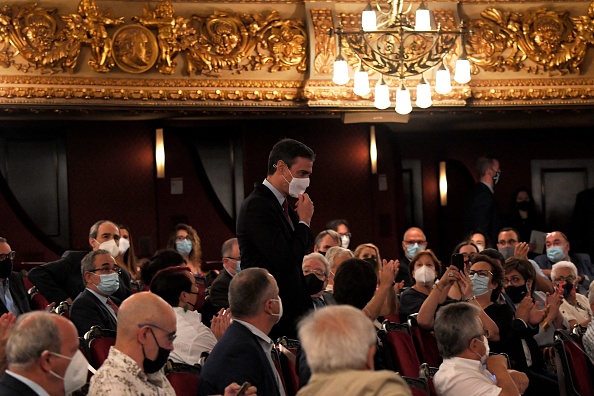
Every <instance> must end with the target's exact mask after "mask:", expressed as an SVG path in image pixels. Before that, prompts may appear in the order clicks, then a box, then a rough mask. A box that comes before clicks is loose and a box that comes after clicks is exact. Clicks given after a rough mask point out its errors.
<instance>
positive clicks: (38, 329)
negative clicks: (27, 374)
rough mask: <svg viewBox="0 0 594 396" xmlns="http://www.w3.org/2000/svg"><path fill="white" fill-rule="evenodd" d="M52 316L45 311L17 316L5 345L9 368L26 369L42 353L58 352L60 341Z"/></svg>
mask: <svg viewBox="0 0 594 396" xmlns="http://www.w3.org/2000/svg"><path fill="white" fill-rule="evenodd" d="M52 315H54V314H51V313H49V312H45V311H33V312H28V313H25V314H22V315H19V317H18V318H17V321H16V323H15V325H14V327H13V329H12V331H11V332H10V336H9V337H8V342H7V344H6V359H7V361H8V364H9V366H11V367H15V366H17V367H22V368H27V367H29V366H31V365H32V364H33V363H35V361H36V360H37V359H38V358H39V357H40V356H41V354H42V353H43V351H50V352H58V353H59V352H60V347H61V345H62V339H61V337H60V332H59V330H58V326H57V325H56V322H54V321H53V320H52Z"/></svg>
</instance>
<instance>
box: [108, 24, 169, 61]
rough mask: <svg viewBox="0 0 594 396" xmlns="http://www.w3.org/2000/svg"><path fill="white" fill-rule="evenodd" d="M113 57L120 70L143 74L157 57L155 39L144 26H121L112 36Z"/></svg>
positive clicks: (157, 51)
mask: <svg viewBox="0 0 594 396" xmlns="http://www.w3.org/2000/svg"><path fill="white" fill-rule="evenodd" d="M113 57H114V60H115V62H116V64H117V65H118V67H119V68H120V69H122V70H124V71H126V72H128V73H144V72H145V71H147V70H149V69H150V68H152V67H153V66H154V65H155V63H156V62H157V58H158V57H159V44H158V43H157V38H156V37H155V35H154V34H153V33H152V32H151V31H150V30H148V29H147V28H145V27H144V26H141V25H128V26H123V27H121V28H120V29H118V31H117V32H115V34H114V35H113Z"/></svg>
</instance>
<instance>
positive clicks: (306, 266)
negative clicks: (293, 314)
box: [301, 253, 336, 309]
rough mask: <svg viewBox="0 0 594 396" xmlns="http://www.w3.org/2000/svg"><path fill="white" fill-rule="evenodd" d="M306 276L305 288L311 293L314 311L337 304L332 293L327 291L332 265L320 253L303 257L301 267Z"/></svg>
mask: <svg viewBox="0 0 594 396" xmlns="http://www.w3.org/2000/svg"><path fill="white" fill-rule="evenodd" d="M301 269H302V270H303V276H305V287H306V288H307V292H308V293H309V295H310V297H311V300H312V303H313V307H314V309H319V308H322V307H325V306H326V305H332V304H335V303H336V302H335V301H334V297H333V296H332V293H329V292H327V291H326V285H327V284H328V273H329V272H330V263H329V262H328V260H326V258H325V257H324V256H323V255H321V254H320V253H310V254H308V255H307V256H305V257H303V264H302V266H301Z"/></svg>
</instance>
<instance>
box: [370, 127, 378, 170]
mask: <svg viewBox="0 0 594 396" xmlns="http://www.w3.org/2000/svg"><path fill="white" fill-rule="evenodd" d="M369 158H371V174H372V175H375V174H377V145H376V144H375V125H372V126H370V127H369Z"/></svg>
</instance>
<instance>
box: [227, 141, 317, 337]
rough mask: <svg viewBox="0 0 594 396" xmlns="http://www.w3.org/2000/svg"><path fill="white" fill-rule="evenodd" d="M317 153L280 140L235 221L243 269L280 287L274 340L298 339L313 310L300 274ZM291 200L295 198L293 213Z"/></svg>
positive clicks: (307, 239) (308, 231)
mask: <svg viewBox="0 0 594 396" xmlns="http://www.w3.org/2000/svg"><path fill="white" fill-rule="evenodd" d="M314 160H315V154H314V152H313V151H312V150H311V149H310V148H309V147H307V146H306V145H304V144H303V143H301V142H298V141H296V140H293V139H282V140H281V141H279V142H278V143H276V144H275V145H274V147H273V148H272V151H271V152H270V155H269V157H268V174H267V176H266V179H264V181H263V182H262V184H259V185H257V186H256V188H255V190H254V191H253V192H252V193H251V194H250V196H249V197H248V198H247V199H245V200H244V201H243V204H242V205H241V209H240V210H239V215H238V219H237V239H238V240H239V250H240V251H241V268H242V269H245V268H251V267H262V268H266V269H267V270H268V271H269V272H270V274H271V275H272V276H274V278H275V279H276V281H277V282H278V286H279V288H280V293H281V294H280V295H281V298H282V299H283V302H284V308H285V313H284V316H283V318H282V319H281V320H280V322H279V323H278V324H277V325H276V326H274V328H273V329H272V332H271V333H270V335H271V337H273V338H277V337H281V336H287V337H289V338H296V337H297V320H298V319H299V318H300V317H301V316H302V315H303V314H305V313H306V312H307V310H308V309H309V308H310V307H311V298H310V297H309V294H307V291H306V289H305V278H304V276H303V273H302V271H301V262H302V260H303V256H304V255H305V254H306V252H307V250H308V249H309V247H310V245H311V243H312V240H313V235H312V232H311V229H310V223H311V218H312V216H313V212H314V206H313V202H312V201H311V199H310V198H309V195H308V194H307V193H306V192H305V190H306V189H307V187H308V186H309V176H310V175H311V173H312V169H313V162H314ZM288 196H291V197H293V198H297V203H296V204H295V210H289V202H288Z"/></svg>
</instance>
